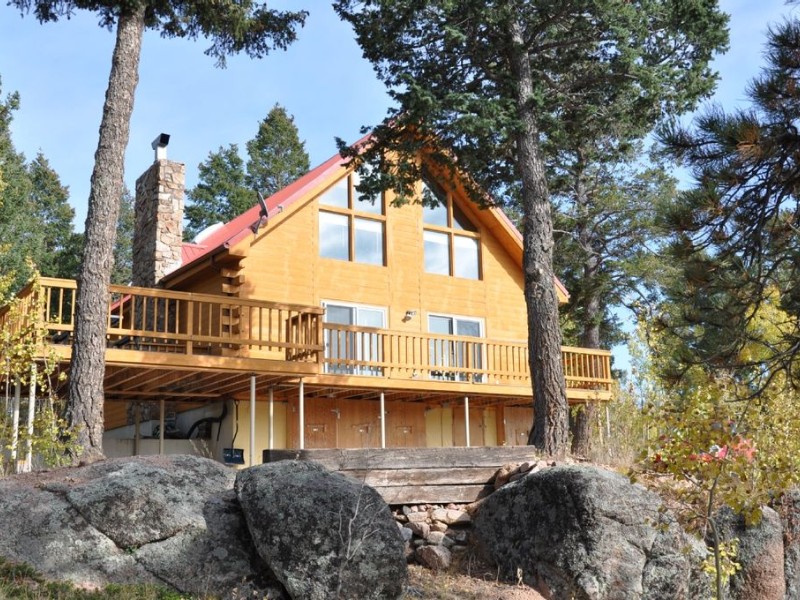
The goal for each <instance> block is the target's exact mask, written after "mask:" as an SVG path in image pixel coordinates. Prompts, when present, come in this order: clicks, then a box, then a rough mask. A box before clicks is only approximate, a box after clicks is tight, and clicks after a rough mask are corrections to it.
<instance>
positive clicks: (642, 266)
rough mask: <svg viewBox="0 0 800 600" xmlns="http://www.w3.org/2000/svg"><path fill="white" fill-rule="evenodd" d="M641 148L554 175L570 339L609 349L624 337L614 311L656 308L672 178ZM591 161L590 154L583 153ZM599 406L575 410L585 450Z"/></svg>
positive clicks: (575, 429)
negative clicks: (642, 157)
mask: <svg viewBox="0 0 800 600" xmlns="http://www.w3.org/2000/svg"><path fill="white" fill-rule="evenodd" d="M638 154H639V153H637V152H631V153H630V154H628V155H618V156H616V162H613V161H612V160H611V157H607V158H608V162H604V161H601V160H598V158H597V154H595V155H594V157H595V158H594V160H593V162H592V163H590V162H588V160H586V161H583V160H582V161H575V162H574V163H570V162H562V163H560V164H559V167H558V169H555V170H554V172H552V173H551V178H550V181H551V183H552V189H553V200H554V204H555V215H554V219H555V223H554V226H555V258H554V261H555V268H556V272H557V273H558V274H559V277H560V278H561V281H562V282H563V283H564V285H565V286H566V287H567V289H568V290H569V291H570V298H569V302H568V303H567V305H566V306H565V307H563V308H562V322H564V323H565V325H566V326H565V329H564V335H565V342H566V343H567V344H569V345H577V346H581V347H584V348H609V347H611V346H612V345H615V344H618V343H620V342H622V341H623V340H624V337H625V336H624V334H623V332H622V330H621V326H620V322H619V319H618V317H617V315H616V312H615V309H618V308H620V307H623V306H627V307H629V308H632V309H634V310H636V311H637V312H638V311H640V310H642V309H643V308H644V307H647V306H652V305H653V303H654V302H655V301H656V297H657V295H658V285H659V282H660V281H661V278H662V277H664V275H663V273H664V271H665V270H666V269H667V268H668V265H666V264H665V263H664V261H663V260H662V259H661V258H660V254H659V253H658V252H657V251H656V250H657V249H658V248H659V245H660V240H661V241H663V239H664V236H663V235H662V234H661V233H660V232H659V230H658V229H657V228H656V226H655V221H656V215H657V213H658V209H659V207H663V206H665V205H666V204H667V203H668V202H669V201H670V200H671V199H672V198H673V197H674V195H675V193H676V190H675V183H676V182H675V181H674V179H673V178H672V177H670V176H669V175H667V173H666V171H665V170H664V169H663V168H662V167H660V166H658V165H651V166H649V167H644V166H642V165H641V164H639V159H638V158H637V155H638ZM582 156H584V157H586V158H587V159H588V158H589V157H591V156H592V153H589V152H587V153H584V154H583V155H582ZM595 409H596V404H595V403H594V402H588V403H586V404H584V405H581V406H577V407H574V408H573V409H572V411H571V415H572V417H573V418H572V419H571V429H572V451H573V453H574V454H578V455H583V456H587V455H588V453H589V451H590V449H591V448H590V433H591V430H590V426H591V423H592V421H593V415H594V413H595Z"/></svg>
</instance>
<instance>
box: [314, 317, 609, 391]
mask: <svg viewBox="0 0 800 600" xmlns="http://www.w3.org/2000/svg"><path fill="white" fill-rule="evenodd" d="M323 329H324V332H325V334H324V339H325V370H326V372H327V373H331V374H347V375H364V376H374V377H387V378H392V379H428V380H440V381H460V382H471V383H492V384H500V385H530V370H529V366H528V345H527V344H526V343H525V342H512V341H497V340H492V339H485V338H475V337H467V336H455V335H434V334H417V333H405V332H398V331H386V330H384V329H378V328H373V327H359V326H354V325H338V324H334V323H325V324H324V325H323ZM561 353H562V357H563V366H564V376H565V379H566V383H567V388H569V389H581V390H602V391H610V390H611V384H612V383H613V380H612V379H611V353H610V352H609V351H607V350H590V349H587V348H572V347H567V346H562V348H561Z"/></svg>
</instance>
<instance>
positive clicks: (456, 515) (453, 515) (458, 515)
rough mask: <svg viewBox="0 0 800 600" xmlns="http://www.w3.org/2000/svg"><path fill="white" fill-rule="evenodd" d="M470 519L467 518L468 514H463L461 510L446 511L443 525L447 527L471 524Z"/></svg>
mask: <svg viewBox="0 0 800 600" xmlns="http://www.w3.org/2000/svg"><path fill="white" fill-rule="evenodd" d="M471 522H472V517H470V516H469V513H467V512H464V511H463V510H448V511H447V520H446V521H445V523H447V524H448V525H453V524H456V523H471Z"/></svg>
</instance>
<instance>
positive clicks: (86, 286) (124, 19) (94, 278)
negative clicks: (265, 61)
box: [10, 0, 306, 460]
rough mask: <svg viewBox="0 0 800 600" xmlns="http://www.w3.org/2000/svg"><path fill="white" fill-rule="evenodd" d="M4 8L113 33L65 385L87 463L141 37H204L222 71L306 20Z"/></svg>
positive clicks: (99, 412)
mask: <svg viewBox="0 0 800 600" xmlns="http://www.w3.org/2000/svg"><path fill="white" fill-rule="evenodd" d="M10 4H11V5H12V6H16V7H17V8H19V9H20V11H22V12H23V14H24V13H29V12H33V13H34V14H35V16H36V18H37V19H38V20H39V21H40V22H43V23H44V22H48V21H56V20H58V19H60V18H62V17H66V18H68V17H69V16H70V15H71V14H72V13H73V12H74V11H75V10H81V9H82V10H90V11H93V12H95V13H97V15H98V16H99V18H100V24H101V25H102V26H105V27H108V28H111V27H116V34H117V35H116V42H115V46H114V51H113V55H112V58H111V73H110V75H109V80H108V88H107V90H106V99H105V104H104V106H103V116H102V119H101V123H100V136H99V140H98V144H97V152H96V154H95V164H94V170H93V172H92V179H91V187H90V192H89V210H88V214H87V217H86V228H85V233H86V238H85V244H84V251H83V257H82V261H81V270H80V276H79V281H80V285H79V286H78V294H77V299H76V315H75V342H74V345H73V348H72V362H71V366H70V379H69V403H68V413H69V420H70V423H71V424H72V425H73V426H75V427H77V428H78V429H79V433H78V440H77V441H78V444H79V445H80V447H81V448H82V452H83V456H84V458H85V459H87V460H94V459H97V458H100V457H102V456H103V453H102V448H103V375H104V373H105V328H106V314H105V310H104V307H105V306H106V303H107V299H108V284H109V280H110V277H111V270H112V264H113V249H114V239H115V234H116V226H117V219H118V214H119V202H120V198H121V197H122V186H123V171H124V157H125V148H126V147H127V145H128V136H129V131H130V121H131V115H132V113H133V99H134V95H135V91H136V85H137V83H138V80H139V57H140V54H141V47H142V36H143V34H144V30H145V28H150V29H156V30H159V31H160V32H161V33H162V35H164V36H168V37H181V38H190V39H196V38H197V37H199V36H203V37H207V38H209V39H210V40H211V46H210V47H209V48H208V49H207V50H206V54H209V55H210V56H212V57H214V58H216V59H217V64H218V65H224V64H225V57H226V56H227V55H229V54H231V53H237V52H246V53H247V54H248V55H249V56H253V57H262V56H265V55H266V54H267V53H268V52H269V51H270V50H271V49H272V48H273V47H277V48H285V47H286V46H287V45H288V44H290V43H291V42H292V41H293V40H294V39H295V28H296V27H297V26H300V25H302V24H303V22H304V20H305V16H306V13H305V12H281V11H276V10H271V9H269V8H267V6H266V5H264V4H256V3H254V2H252V1H251V0H241V1H234V0H219V1H217V2H206V1H204V0H188V1H181V2H156V1H155V0H131V1H129V2H124V3H119V2H103V1H100V0H93V1H89V2H86V1H78V0H11V2H10Z"/></svg>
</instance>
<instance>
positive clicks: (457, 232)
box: [422, 175, 483, 281]
mask: <svg viewBox="0 0 800 600" xmlns="http://www.w3.org/2000/svg"><path fill="white" fill-rule="evenodd" d="M422 185H423V186H425V187H427V188H428V190H429V191H430V193H431V194H432V195H433V196H434V197H435V198H436V199H437V200H439V203H440V206H441V205H442V204H444V207H445V209H446V211H447V225H446V226H444V225H435V224H432V223H428V222H426V221H425V207H423V213H422V237H423V245H422V246H423V256H422V268H423V271H424V272H425V273H427V274H428V275H444V276H445V277H456V278H458V279H467V280H470V281H482V280H483V260H482V256H481V254H482V246H481V230H480V227H479V226H478V225H476V224H475V222H474V220H473V219H472V218H471V217H470V215H469V214H467V212H466V211H465V210H464V209H463V208H461V207H460V206H459V207H458V208H459V210H460V211H461V213H462V214H463V215H464V217H465V218H466V219H467V220H468V221H469V222H470V224H471V225H472V226H473V227H474V228H475V231H470V230H468V229H462V228H460V227H457V226H455V218H454V216H453V212H454V206H455V203H456V199H455V195H454V194H453V193H452V192H450V191H449V190H446V189H445V188H444V187H442V186H441V185H439V183H438V182H436V180H435V179H434V178H433V177H431V176H430V175H424V176H423V178H422ZM437 189H438V190H440V191H441V193H442V194H443V195H444V198H442V197H441V196H440V195H439V194H437V193H436V191H437ZM426 231H429V232H431V233H439V234H444V235H446V236H447V250H448V262H449V266H448V273H447V274H444V273H439V272H436V271H429V270H428V269H427V260H426V257H425V243H424V238H425V232H426ZM457 237H461V238H467V239H472V240H474V241H475V242H476V243H477V252H476V257H475V258H476V260H477V265H476V275H477V276H476V277H464V276H462V275H457V274H456V238H457Z"/></svg>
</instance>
